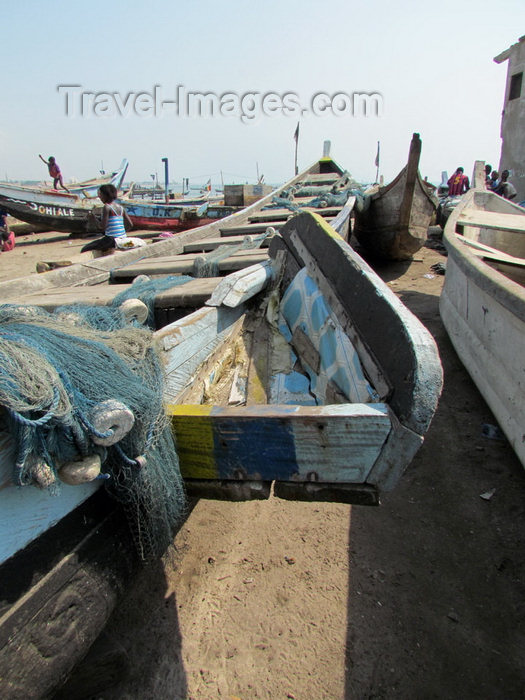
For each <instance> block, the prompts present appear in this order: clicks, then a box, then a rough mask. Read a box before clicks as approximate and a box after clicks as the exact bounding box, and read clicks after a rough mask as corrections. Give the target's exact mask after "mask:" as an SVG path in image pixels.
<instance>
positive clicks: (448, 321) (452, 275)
mask: <svg viewBox="0 0 525 700" xmlns="http://www.w3.org/2000/svg"><path fill="white" fill-rule="evenodd" d="M443 240H444V242H445V245H446V247H447V250H448V258H447V267H446V274H445V282H444V286H443V290H442V293H441V298H440V303H439V309H440V313H441V318H442V319H443V323H444V325H445V328H446V329H447V332H448V334H449V336H450V339H451V341H452V344H453V345H454V348H455V349H456V352H457V353H458V355H459V357H460V359H461V361H462V362H463V364H464V365H465V368H466V369H467V371H468V372H469V374H470V376H471V377H472V379H473V381H474V383H475V384H476V386H477V387H478V389H479V391H480V392H481V394H482V395H483V398H484V399H485V401H486V402H487V404H488V405H489V408H490V409H491V410H492V412H493V413H494V416H495V418H496V420H497V421H498V424H499V426H500V428H501V430H502V431H503V433H504V434H505V435H506V436H507V438H508V440H509V442H510V444H511V445H512V447H513V449H514V451H515V453H516V455H517V456H518V458H519V460H520V461H521V463H522V464H523V466H524V467H525V209H523V208H522V207H520V206H518V205H517V204H513V203H512V202H509V201H508V200H507V199H503V197H500V196H499V195H497V194H495V193H494V192H490V191H487V190H485V189H484V188H479V189H471V190H469V191H468V192H467V193H466V194H464V195H463V196H462V197H461V199H460V201H459V202H458V204H457V206H456V207H455V208H454V209H453V210H452V212H451V214H450V216H449V218H448V220H447V223H446V225H445V231H444V235H443Z"/></svg>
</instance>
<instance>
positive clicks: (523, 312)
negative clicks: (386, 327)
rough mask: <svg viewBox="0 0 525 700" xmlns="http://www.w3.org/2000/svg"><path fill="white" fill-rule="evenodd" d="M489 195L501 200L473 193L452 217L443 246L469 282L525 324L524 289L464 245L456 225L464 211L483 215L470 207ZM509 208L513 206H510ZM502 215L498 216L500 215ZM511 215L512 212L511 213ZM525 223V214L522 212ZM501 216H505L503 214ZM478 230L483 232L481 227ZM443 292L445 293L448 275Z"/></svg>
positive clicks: (444, 235) (491, 193)
mask: <svg viewBox="0 0 525 700" xmlns="http://www.w3.org/2000/svg"><path fill="white" fill-rule="evenodd" d="M479 194H486V195H488V196H489V198H492V197H498V196H499V195H497V194H495V193H494V192H489V191H487V190H482V189H471V190H469V191H468V192H467V193H466V194H464V195H463V198H462V199H461V201H460V202H459V204H458V205H457V206H456V207H455V208H454V210H453V212H452V213H451V214H450V216H449V218H448V220H447V223H446V225H445V230H444V232H443V242H444V243H445V246H446V248H447V252H448V257H449V260H450V259H451V260H453V261H454V263H455V264H456V265H457V266H458V267H459V268H460V269H461V270H462V272H463V273H464V274H466V275H467V276H468V277H469V279H470V280H471V281H472V282H473V283H475V284H476V285H477V286H478V287H480V288H483V290H484V291H486V293H487V294H489V295H490V296H491V297H492V298H493V299H494V300H495V301H497V302H498V303H499V304H501V305H502V306H503V307H504V308H506V309H507V310H508V311H509V312H510V313H512V314H513V315H514V316H516V317H518V318H519V319H520V320H521V321H523V322H525V288H524V287H523V286H522V285H520V284H519V283H518V282H515V281H514V280H512V279H511V278H509V277H507V275H505V273H504V272H501V271H500V270H497V269H496V268H494V267H492V265H489V264H488V263H487V262H485V261H484V260H483V258H481V257H479V255H477V254H476V253H475V252H474V250H473V249H472V248H470V247H469V246H468V245H466V244H463V243H462V242H461V237H460V236H457V235H456V224H457V223H458V219H459V218H460V216H461V214H462V213H463V211H465V210H467V209H469V208H470V209H471V210H480V211H484V210H483V209H481V208H480V207H473V206H471V205H472V204H474V200H475V198H476V195H479ZM509 204H512V203H511V202H509ZM498 213H499V212H498ZM509 213H510V212H509ZM523 215H524V221H525V210H524V211H523ZM501 216H503V217H504V216H505V213H504V212H502V213H501ZM459 225H462V224H461V223H459ZM477 228H483V227H482V226H480V227H477ZM444 289H446V274H445V283H444Z"/></svg>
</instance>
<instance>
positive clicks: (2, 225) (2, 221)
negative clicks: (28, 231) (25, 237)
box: [0, 209, 15, 253]
mask: <svg viewBox="0 0 525 700" xmlns="http://www.w3.org/2000/svg"><path fill="white" fill-rule="evenodd" d="M0 239H1V245H2V253H7V252H9V251H10V250H13V248H14V247H15V234H14V233H13V231H10V230H9V227H8V225H7V212H6V211H5V209H0Z"/></svg>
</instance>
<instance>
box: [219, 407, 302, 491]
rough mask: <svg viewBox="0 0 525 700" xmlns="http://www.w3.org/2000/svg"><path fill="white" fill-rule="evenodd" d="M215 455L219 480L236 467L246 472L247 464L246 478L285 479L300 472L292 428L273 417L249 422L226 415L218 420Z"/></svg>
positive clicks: (229, 474)
mask: <svg viewBox="0 0 525 700" xmlns="http://www.w3.org/2000/svg"><path fill="white" fill-rule="evenodd" d="M233 437H237V439H232V438H233ZM214 455H215V463H216V468H217V471H218V473H219V476H220V478H221V479H231V478H233V476H234V474H235V472H236V470H240V471H241V472H242V473H243V474H246V465H249V471H248V473H247V474H246V478H249V479H262V480H263V481H264V480H271V479H282V480H284V481H286V480H289V479H291V478H292V477H293V476H294V475H295V474H297V473H298V471H299V469H298V466H297V458H296V454H295V441H294V435H293V430H292V428H291V426H290V425H286V424H285V423H284V422H281V421H278V420H276V419H275V418H272V419H264V418H259V419H257V420H250V421H242V420H239V419H238V418H231V419H227V418H225V419H224V420H221V421H220V422H217V423H216V424H215V432H214ZM277 465H278V466H277Z"/></svg>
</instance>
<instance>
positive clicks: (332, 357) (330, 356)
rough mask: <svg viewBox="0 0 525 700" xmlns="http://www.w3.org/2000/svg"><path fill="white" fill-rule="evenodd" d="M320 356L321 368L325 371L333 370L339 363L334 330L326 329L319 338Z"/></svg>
mask: <svg viewBox="0 0 525 700" xmlns="http://www.w3.org/2000/svg"><path fill="white" fill-rule="evenodd" d="M319 354H320V355H321V367H322V368H323V370H324V371H327V370H328V369H329V368H331V367H332V366H333V365H334V364H335V363H336V361H337V338H336V335H335V332H334V329H333V328H326V330H325V332H324V333H323V335H322V336H321V337H320V338H319Z"/></svg>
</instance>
